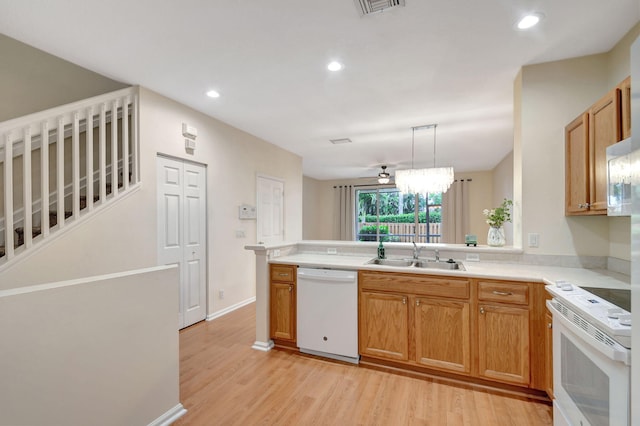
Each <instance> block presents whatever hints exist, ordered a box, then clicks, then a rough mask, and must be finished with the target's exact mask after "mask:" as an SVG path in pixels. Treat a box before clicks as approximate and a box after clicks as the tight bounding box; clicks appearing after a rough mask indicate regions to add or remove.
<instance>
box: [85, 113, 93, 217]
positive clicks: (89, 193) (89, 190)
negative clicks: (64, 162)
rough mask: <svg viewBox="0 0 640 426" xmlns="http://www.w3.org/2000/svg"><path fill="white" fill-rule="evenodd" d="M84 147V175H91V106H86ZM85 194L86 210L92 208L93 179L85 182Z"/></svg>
mask: <svg viewBox="0 0 640 426" xmlns="http://www.w3.org/2000/svg"><path fill="white" fill-rule="evenodd" d="M86 123H87V125H86V133H85V135H86V137H85V141H86V147H85V151H86V154H87V160H86V165H85V168H86V170H87V171H86V174H85V175H86V176H89V177H91V176H93V107H89V108H87V118H86ZM85 195H86V197H87V211H91V210H93V179H87V182H86V184H85Z"/></svg>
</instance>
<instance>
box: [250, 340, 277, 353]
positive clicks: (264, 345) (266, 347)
mask: <svg viewBox="0 0 640 426" xmlns="http://www.w3.org/2000/svg"><path fill="white" fill-rule="evenodd" d="M273 346H274V345H273V340H269V341H268V342H259V341H258V340H256V341H255V342H253V346H251V349H255V350H258V351H262V352H269V351H270V350H271V349H273Z"/></svg>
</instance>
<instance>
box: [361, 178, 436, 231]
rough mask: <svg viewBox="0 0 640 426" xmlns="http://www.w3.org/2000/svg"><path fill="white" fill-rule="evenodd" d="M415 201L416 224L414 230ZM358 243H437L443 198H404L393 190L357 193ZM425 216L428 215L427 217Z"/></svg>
mask: <svg viewBox="0 0 640 426" xmlns="http://www.w3.org/2000/svg"><path fill="white" fill-rule="evenodd" d="M416 198H417V201H418V203H417V205H418V212H419V217H418V221H419V223H418V224H417V226H416V217H415V212H416ZM356 200H357V204H356V217H357V223H356V239H357V240H358V241H378V240H382V241H393V242H412V241H416V242H417V243H427V242H432V243H433V242H440V240H441V239H440V236H441V231H440V222H441V219H440V218H441V213H442V207H441V200H442V194H440V193H436V194H422V195H419V196H417V197H416V195H415V194H403V193H401V192H400V191H398V190H397V189H395V188H379V189H361V190H356ZM427 212H429V214H428V215H427Z"/></svg>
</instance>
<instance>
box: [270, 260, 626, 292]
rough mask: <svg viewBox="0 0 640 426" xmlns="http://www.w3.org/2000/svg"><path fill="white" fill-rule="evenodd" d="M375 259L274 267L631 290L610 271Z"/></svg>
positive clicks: (297, 262)
mask: <svg viewBox="0 0 640 426" xmlns="http://www.w3.org/2000/svg"><path fill="white" fill-rule="evenodd" d="M371 259H373V257H372V256H363V255H327V254H310V253H299V254H292V255H288V256H282V257H276V258H271V259H270V260H269V262H270V263H278V264H293V265H298V266H301V267H309V268H330V269H348V270H354V269H355V270H369V271H388V272H404V273H415V274H426V275H441V276H466V277H470V278H490V279H500V280H517V281H530V282H540V283H545V284H551V283H554V282H555V281H557V280H562V281H567V282H569V283H571V284H574V285H578V286H585V287H606V288H629V283H630V279H629V276H627V275H624V274H620V273H617V272H612V271H609V270H606V269H586V268H566V267H560V266H545V265H530V264H521V263H504V262H472V261H465V262H462V263H463V265H464V267H465V269H466V270H465V271H456V270H451V271H450V270H438V269H423V268H416V267H392V266H381V265H373V264H368V263H367V262H369V261H370V260H371Z"/></svg>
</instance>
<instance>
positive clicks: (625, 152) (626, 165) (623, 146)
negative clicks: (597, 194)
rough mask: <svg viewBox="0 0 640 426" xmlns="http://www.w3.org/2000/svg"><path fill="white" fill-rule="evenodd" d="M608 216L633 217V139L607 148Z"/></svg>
mask: <svg viewBox="0 0 640 426" xmlns="http://www.w3.org/2000/svg"><path fill="white" fill-rule="evenodd" d="M607 215H608V216H631V138H627V139H624V140H622V141H620V142H618V143H615V144H613V145H611V146H609V147H607Z"/></svg>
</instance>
